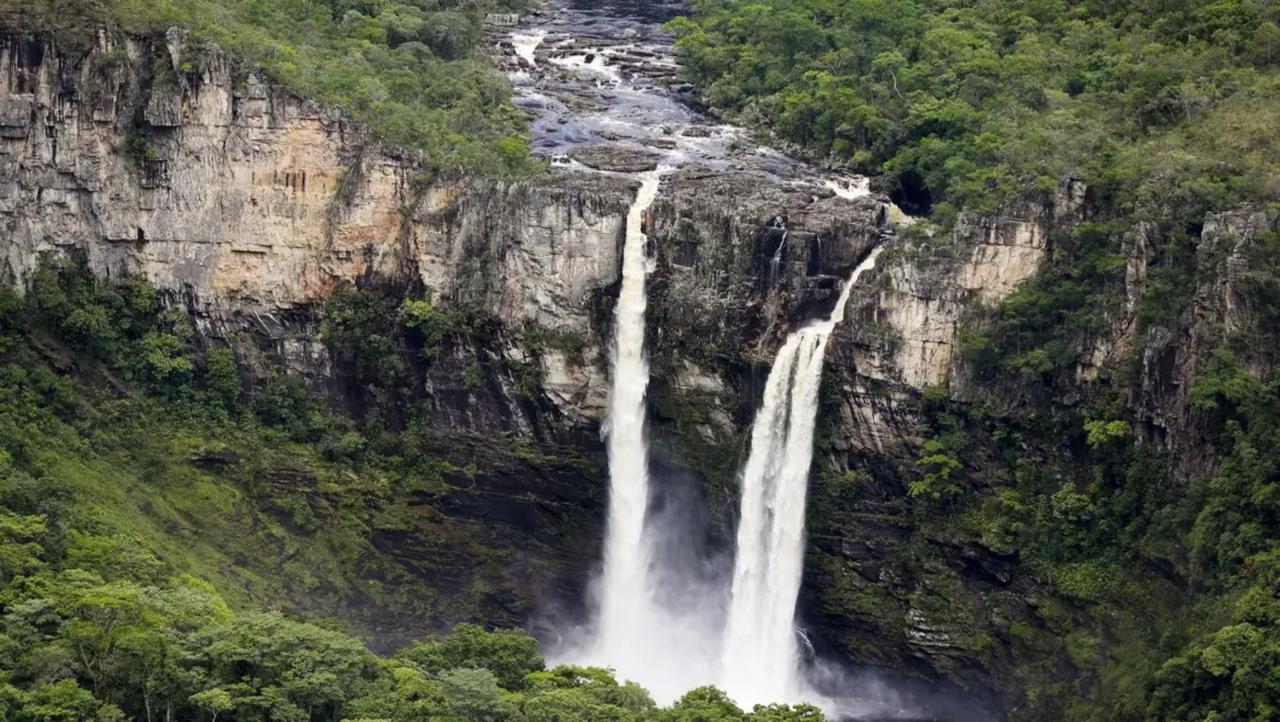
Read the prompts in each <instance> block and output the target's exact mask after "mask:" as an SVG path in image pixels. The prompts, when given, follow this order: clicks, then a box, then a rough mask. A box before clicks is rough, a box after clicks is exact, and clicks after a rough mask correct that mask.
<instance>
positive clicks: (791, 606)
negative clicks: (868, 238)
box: [720, 248, 880, 708]
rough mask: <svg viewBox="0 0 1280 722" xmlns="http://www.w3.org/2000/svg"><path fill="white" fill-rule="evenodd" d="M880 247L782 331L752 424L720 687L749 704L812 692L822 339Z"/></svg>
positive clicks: (785, 699) (824, 343)
mask: <svg viewBox="0 0 1280 722" xmlns="http://www.w3.org/2000/svg"><path fill="white" fill-rule="evenodd" d="M879 252H880V248H876V249H874V250H872V252H871V254H870V255H868V256H867V258H866V260H864V261H863V262H862V263H861V264H860V265H859V266H858V267H857V269H856V270H854V272H853V273H852V274H851V275H850V277H849V279H848V281H846V282H845V284H844V287H843V288H842V289H841V292H840V298H839V299H838V300H837V301H836V305H835V308H834V309H832V311H831V315H830V316H828V317H827V318H826V319H825V320H822V321H816V322H813V323H811V324H809V325H808V326H805V327H804V328H801V329H799V330H797V331H795V332H793V333H792V334H791V335H790V336H788V337H787V340H786V342H785V343H784V344H783V346H782V348H781V349H780V350H779V351H778V355H777V357H776V358H775V359H774V363H773V368H772V369H771V370H770V372H769V379H768V381H767V382H766V383H765V390H764V398H763V400H762V402H761V405H760V410H759V411H758V412H757V413H756V418H755V422H754V424H753V425H752V427H751V452H750V455H749V456H748V458H747V464H746V466H745V467H744V468H743V472H742V482H741V483H742V506H741V519H740V521H739V523H738V552H737V558H736V560H735V564H734V574H733V592H732V597H731V600H730V606H729V615H728V623H727V627H726V629H725V634H724V639H723V649H722V654H721V677H720V684H721V686H722V687H723V688H724V689H725V691H726V692H728V693H729V695H730V696H731V697H733V699H734V700H735V701H737V702H738V704H739V705H742V706H743V707H746V708H750V707H751V706H752V705H754V704H757V703H770V702H796V701H800V700H802V699H805V698H806V697H813V696H815V695H814V693H811V692H809V691H808V690H806V689H805V687H804V684H803V681H802V678H801V675H800V664H799V654H798V649H797V645H796V631H795V628H794V618H795V609H796V597H797V595H798V594H799V591H800V580H801V574H802V571H803V568H804V544H805V537H804V513H805V495H806V492H807V487H808V483H809V465H810V462H811V461H812V459H813V432H814V424H815V418H816V416H817V411H818V389H819V387H820V386H821V383H822V364H823V357H824V355H825V352H826V348H827V339H828V338H829V337H830V336H831V332H832V330H833V329H834V328H835V327H836V324H838V323H840V321H841V320H843V318H844V308H845V306H846V305H847V304H848V301H849V294H850V292H851V291H852V290H853V287H854V285H855V284H856V283H857V282H858V279H859V277H861V276H862V274H863V273H865V272H866V271H868V270H870V269H871V268H873V267H875V262H876V256H877V255H879Z"/></svg>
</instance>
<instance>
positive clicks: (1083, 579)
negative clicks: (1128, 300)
mask: <svg viewBox="0 0 1280 722" xmlns="http://www.w3.org/2000/svg"><path fill="white" fill-rule="evenodd" d="M1278 23H1280V6H1277V5H1276V4H1275V3H1272V2H1267V1H1265V0H1214V1H1194V2H1182V1H1169V2H1164V1H1161V0H1155V1H1153V2H1141V3H1123V2H1094V1H1091V0H1086V1H1084V2H1061V1H1057V0H1025V1H1014V2H1005V1H997V0H991V1H984V0H958V1H952V0H943V1H938V2H935V1H933V0H848V1H846V0H773V1H770V2H750V1H737V0H695V2H694V3H693V12H692V14H691V17H689V18H681V19H678V20H676V21H674V22H673V23H671V25H670V27H671V28H672V29H673V30H674V31H675V32H676V33H677V35H678V46H679V49H680V50H681V52H682V55H683V60H684V62H685V71H686V73H687V74H688V75H689V77H690V78H691V79H692V80H694V81H695V82H697V83H698V84H699V85H700V86H701V87H702V89H703V90H704V92H705V96H706V99H707V101H708V102H709V103H710V104H711V105H712V106H714V107H716V108H719V109H720V110H722V111H723V112H725V113H727V114H728V115H729V116H730V117H732V118H734V119H737V120H739V121H741V122H744V123H747V124H750V125H754V126H756V127H758V128H760V129H762V130H765V131H767V132H769V133H772V134H774V135H775V136H777V137H780V138H782V139H785V140H787V141H791V142H793V143H794V144H796V145H797V146H798V147H801V148H803V149H804V150H805V151H807V152H809V153H810V154H812V155H813V156H815V157H819V158H824V159H828V160H831V161H834V162H837V163H848V164H850V165H852V166H853V167H856V168H858V169H861V170H863V171H865V172H869V173H873V174H878V173H883V174H885V179H886V188H887V189H888V190H890V191H891V192H892V193H893V194H894V195H895V198H897V199H898V200H899V201H900V202H901V203H903V204H905V205H906V206H907V207H909V208H910V209H912V210H914V211H915V212H917V213H921V214H924V215H927V216H928V220H927V221H926V222H925V223H923V224H918V226H917V227H916V228H915V229H912V230H911V231H909V232H907V233H906V235H907V236H908V237H909V238H918V239H922V240H923V239H927V238H929V234H931V233H938V232H939V231H945V230H946V229H948V228H949V227H951V225H952V224H953V223H954V221H955V219H956V216H957V214H958V213H960V212H969V213H976V214H984V213H999V212H1009V211H1010V210H1011V209H1012V212H1013V213H1015V214H1016V213H1018V210H1017V209H1018V208H1019V207H1020V204H1021V203H1024V202H1026V201H1028V200H1030V201H1032V202H1035V201H1037V200H1038V199H1040V198H1045V197H1049V198H1051V197H1052V196H1053V193H1054V191H1055V189H1056V188H1058V185H1059V183H1060V182H1061V180H1062V179H1064V178H1074V179H1079V180H1083V181H1084V182H1085V184H1087V186H1088V188H1089V197H1088V206H1089V211H1088V217H1087V219H1086V220H1085V221H1084V222H1083V223H1078V224H1075V225H1073V226H1070V227H1066V228H1060V229H1057V230H1055V231H1053V233H1052V236H1051V239H1050V241H1051V244H1052V246H1053V252H1052V254H1051V257H1050V261H1049V263H1048V264H1047V266H1046V268H1044V269H1043V270H1042V272H1041V273H1040V274H1039V275H1038V276H1037V277H1036V278H1034V279H1033V280H1032V281H1030V282H1029V283H1027V284H1025V285H1024V286H1023V287H1022V288H1020V289H1019V290H1018V291H1016V292H1015V293H1013V294H1012V295H1011V296H1010V297H1009V298H1008V299H1006V300H1005V301H1004V302H1003V303H1002V304H1001V306H1000V307H999V308H998V309H997V310H996V311H995V312H994V313H993V314H990V315H978V316H975V317H974V318H972V319H970V321H969V322H968V324H967V326H966V329H965V331H964V336H963V341H964V349H963V351H964V353H965V354H966V357H967V360H968V361H969V362H970V366H971V367H972V368H973V369H974V370H975V373H976V374H977V379H976V380H977V381H978V382H979V389H980V392H979V393H978V394H977V398H976V399H969V400H968V401H967V402H965V403H959V402H956V401H952V400H950V398H949V394H948V392H947V390H946V389H934V390H931V391H930V392H929V393H927V394H926V395H925V398H924V399H923V400H922V401H923V404H924V407H925V409H926V411H927V413H928V414H929V418H930V423H931V426H932V432H933V437H932V438H931V439H929V440H928V441H927V442H926V444H925V445H924V448H923V451H922V453H921V455H920V458H919V461H918V462H917V465H916V468H915V469H914V470H912V473H911V474H910V476H911V477H913V480H912V481H911V483H910V484H909V489H908V492H909V495H910V499H911V501H910V506H911V511H910V512H909V513H910V514H911V515H912V518H914V520H915V523H916V524H918V525H920V526H921V527H922V528H923V529H924V530H925V532H924V534H925V535H926V536H929V535H934V536H944V537H947V538H950V537H954V536H957V535H958V536H960V537H961V538H963V537H965V536H969V537H971V538H978V539H981V540H982V543H983V544H984V545H985V546H986V547H987V548H990V549H993V550H997V551H999V552H1002V553H1010V554H1016V555H1017V557H1018V558H1019V560H1020V562H1021V563H1022V564H1025V565H1026V566H1027V567H1028V568H1029V569H1030V570H1032V572H1033V574H1034V575H1035V576H1037V577H1038V578H1039V579H1041V580H1042V581H1043V582H1044V583H1046V584H1047V585H1048V587H1049V588H1051V589H1053V590H1054V593H1055V594H1057V595H1059V596H1060V597H1061V598H1062V599H1064V600H1066V602H1067V605H1066V606H1065V607H1063V609H1062V616H1061V619H1060V620H1059V621H1057V622H1052V623H1051V624H1050V627H1051V628H1052V629H1053V631H1052V634H1051V635H1049V636H1046V635H1045V634H1044V633H1042V632H1037V631H1036V630H1033V629H1030V628H1025V627H1018V628H1015V629H1014V630H1013V636H1014V639H1015V641H1014V644H1015V646H1016V647H1017V648H1019V649H1023V650H1026V653H1027V654H1028V655H1029V656H1035V655H1036V654H1040V653H1043V652H1044V651H1046V650H1049V649H1053V648H1055V647H1061V648H1062V649H1063V650H1064V654H1065V655H1066V656H1067V657H1068V658H1069V659H1070V660H1071V663H1072V665H1074V666H1075V667H1076V669H1077V670H1079V673H1078V676H1076V677H1074V678H1064V676H1063V675H1062V674H1061V671H1060V670H1052V669H1048V670H1036V669H1035V668H1030V667H1029V668H1026V669H1025V671H1024V678H1026V679H1028V680H1030V681H1029V684H1028V695H1029V699H1030V700H1031V701H1032V702H1031V703H1032V704H1033V705H1034V704H1035V702H1034V700H1035V699H1037V698H1039V699H1068V700H1070V702H1069V703H1068V704H1067V706H1066V707H1065V708H1064V709H1062V710H1061V714H1062V715H1063V716H1064V717H1065V718H1068V719H1096V720H1102V719H1160V720H1217V721H1222V720H1255V721H1257V720H1264V719H1273V718H1275V716H1276V715H1277V714H1280V686H1277V679H1278V677H1277V675H1276V669H1277V664H1278V663H1280V632H1278V631H1277V629H1280V627H1278V625H1277V622H1280V583H1278V582H1280V577H1277V573H1278V570H1280V567H1278V566H1277V560H1280V506H1278V505H1277V501H1278V498H1277V496H1276V494H1277V491H1278V490H1280V425H1278V424H1277V419H1278V418H1280V373H1278V372H1277V367H1276V362H1277V357H1276V354H1275V348H1276V344H1277V342H1278V341H1280V339H1277V338H1276V336H1275V329H1276V328H1280V316H1277V314H1276V310H1277V298H1278V297H1280V273H1278V272H1277V268H1278V267H1280V266H1278V261H1280V258H1278V257H1277V256H1276V253H1277V250H1278V249H1280V235H1278V234H1276V233H1274V232H1265V233H1263V234H1262V236H1261V237H1259V238H1258V239H1257V240H1256V241H1255V242H1253V243H1251V244H1247V245H1242V246H1240V247H1237V249H1236V251H1235V253H1237V254H1238V255H1239V256H1240V258H1241V263H1243V264H1245V265H1247V267H1248V269H1249V271H1248V272H1247V273H1246V274H1243V277H1242V278H1240V279H1239V282H1238V284H1237V285H1236V286H1235V288H1236V290H1237V292H1238V293H1239V294H1240V299H1241V300H1240V303H1241V308H1244V309H1247V311H1246V313H1247V314H1249V316H1250V317H1251V318H1253V319H1255V321H1254V322H1253V323H1250V324H1247V325H1245V326H1244V327H1240V326H1239V325H1238V324H1235V325H1234V327H1231V326H1229V325H1228V324H1225V323H1219V324H1216V325H1213V326H1211V327H1210V329H1209V331H1208V332H1207V333H1206V334H1205V338H1203V341H1202V342H1203V343H1207V344H1208V345H1209V347H1208V348H1207V349H1206V353H1207V355H1208V357H1209V361H1208V362H1207V363H1205V364H1203V365H1202V366H1201V367H1200V370H1199V372H1198V374H1197V377H1196V378H1195V381H1194V385H1193V387H1192V388H1191V389H1190V390H1189V394H1188V403H1189V405H1190V407H1191V408H1190V409H1189V410H1188V412H1189V414H1190V415H1191V416H1192V417H1194V418H1196V419H1197V420H1198V423H1197V427H1196V429H1197V430H1196V433H1198V434H1203V435H1204V438H1205V439H1207V440H1208V450H1207V453H1208V454H1210V455H1211V457H1212V462H1211V464H1210V466H1211V467H1212V471H1210V472H1208V473H1197V474H1193V475H1192V478H1190V479H1182V478H1177V476H1176V475H1175V474H1174V471H1173V469H1174V468H1177V467H1179V466H1180V465H1183V466H1185V464H1186V461H1187V460H1185V459H1171V458H1168V457H1167V456H1166V455H1165V454H1163V453H1161V452H1159V451H1157V450H1156V448H1154V445H1152V444H1150V443H1148V440H1147V439H1144V438H1143V435H1142V433H1141V432H1140V430H1139V427H1138V425H1137V423H1136V422H1135V419H1134V417H1135V414H1134V410H1133V408H1131V407H1130V406H1129V405H1128V404H1129V403H1130V402H1131V400H1132V399H1134V398H1136V397H1138V396H1139V394H1140V390H1139V389H1138V388H1137V383H1138V379H1139V378H1140V375H1141V374H1142V373H1143V369H1142V368H1141V367H1140V363H1141V361H1140V359H1139V358H1138V354H1141V351H1142V349H1143V348H1144V347H1145V346H1146V344H1148V343H1150V342H1154V341H1155V340H1156V339H1160V338H1165V337H1168V335H1169V334H1171V333H1173V332H1175V331H1177V330H1178V329H1185V328H1186V327H1187V326H1188V325H1189V324H1193V323H1196V322H1197V319H1196V318H1194V317H1191V316H1189V315H1188V314H1187V309H1188V308H1189V307H1190V305H1191V303H1192V301H1193V298H1194V297H1195V292H1196V284H1197V283H1198V282H1203V280H1204V278H1205V276H1206V275H1207V274H1213V273H1222V272H1223V271H1221V270H1220V269H1218V268H1216V267H1215V266H1213V265H1212V264H1213V263H1215V262H1221V259H1220V258H1219V259H1218V260H1217V261H1214V260H1213V259H1214V258H1215V256H1213V252H1206V251H1205V250H1204V249H1200V250H1199V252H1198V249H1197V245H1198V243H1199V234H1200V231H1201V228H1202V225H1203V224H1204V223H1205V217H1206V214H1207V213H1209V212H1220V211H1228V210H1232V209H1237V208H1255V209H1257V208H1262V207H1266V206H1267V205H1268V204H1274V203H1275V202H1276V201H1277V200H1280V176H1277V175H1276V173H1277V168H1280V142H1278V141H1277V137H1276V134H1275V131H1276V128H1278V127H1280V26H1278ZM1272 207H1273V208H1274V205H1272ZM1136 228H1140V229H1143V232H1144V233H1145V234H1146V236H1147V237H1148V238H1149V239H1150V240H1151V241H1152V247H1151V248H1149V249H1147V251H1148V253H1149V255H1148V257H1147V258H1146V259H1144V260H1145V262H1146V263H1147V264H1148V269H1149V273H1150V275H1149V277H1148V282H1147V283H1146V285H1145V288H1144V293H1143V296H1142V298H1141V299H1139V301H1138V307H1137V309H1136V338H1135V346H1136V348H1137V350H1136V351H1134V352H1131V353H1130V357H1129V358H1128V359H1125V360H1122V361H1121V362H1120V364H1119V367H1118V368H1116V369H1113V370H1112V373H1108V374H1106V375H1105V376H1104V377H1102V378H1100V379H1098V380H1097V381H1095V382H1092V383H1084V384H1082V383H1081V382H1080V381H1079V380H1078V379H1077V378H1076V377H1075V375H1074V374H1075V370H1076V368H1077V364H1078V362H1079V360H1080V359H1081V355H1082V353H1083V349H1085V348H1087V347H1088V344H1087V341H1088V339H1090V338H1094V337H1096V336H1097V334H1100V333H1104V332H1105V331H1106V329H1107V328H1108V327H1109V324H1112V323H1114V319H1115V318H1116V315H1115V313H1116V309H1117V304H1118V303H1119V300H1118V296H1117V293H1116V289H1118V288H1123V279H1124V273H1125V266H1126V260H1127V258H1128V255H1127V254H1129V255H1131V254H1132V253H1133V250H1132V247H1131V246H1130V247H1128V250H1126V245H1125V243H1126V239H1127V238H1131V237H1132V234H1133V233H1134V232H1135V230H1134V229H1136ZM1219 253H1225V251H1221V252H1219ZM1197 274H1199V276H1198V275H1197ZM1121 295H1122V294H1121ZM991 455H994V458H990V456H991ZM978 468H983V469H985V470H986V473H988V474H990V473H991V472H992V470H993V469H994V470H995V476H996V478H991V477H990V476H980V475H979V472H978V471H977V469H978ZM1067 610H1075V611H1067ZM1081 610H1084V611H1083V613H1081Z"/></svg>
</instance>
